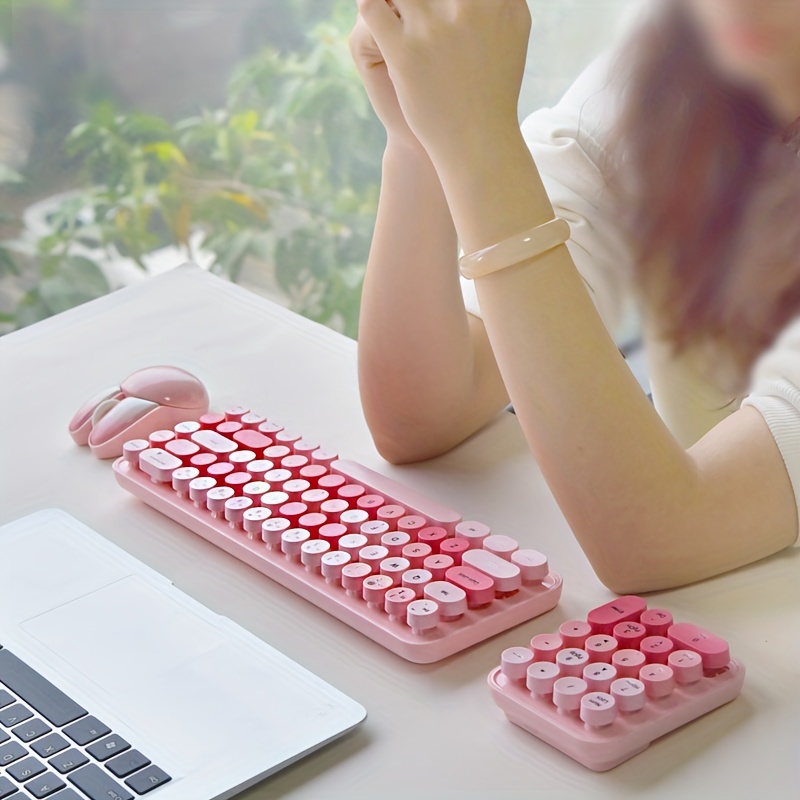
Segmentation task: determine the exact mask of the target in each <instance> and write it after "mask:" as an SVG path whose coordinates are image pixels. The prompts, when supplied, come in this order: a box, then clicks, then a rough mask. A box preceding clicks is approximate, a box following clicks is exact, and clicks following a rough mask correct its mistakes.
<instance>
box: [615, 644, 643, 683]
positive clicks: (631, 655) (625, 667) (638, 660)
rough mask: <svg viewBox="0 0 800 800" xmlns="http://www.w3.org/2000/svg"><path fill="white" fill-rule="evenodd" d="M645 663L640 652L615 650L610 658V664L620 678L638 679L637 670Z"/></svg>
mask: <svg viewBox="0 0 800 800" xmlns="http://www.w3.org/2000/svg"><path fill="white" fill-rule="evenodd" d="M646 663H647V659H646V658H645V655H644V653H642V652H641V651H640V650H617V652H616V653H614V655H613V656H611V664H612V665H613V666H615V667H616V668H617V673H618V674H619V676H620V678H638V677H639V670H640V669H641V668H642V667H643V666H644V665H645V664H646Z"/></svg>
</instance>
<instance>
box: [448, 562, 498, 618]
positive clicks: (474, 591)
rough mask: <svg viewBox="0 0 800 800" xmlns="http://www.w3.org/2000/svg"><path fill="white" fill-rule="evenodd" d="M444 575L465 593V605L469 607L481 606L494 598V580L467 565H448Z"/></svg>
mask: <svg viewBox="0 0 800 800" xmlns="http://www.w3.org/2000/svg"><path fill="white" fill-rule="evenodd" d="M444 577H445V579H446V580H448V581H450V583H454V584H455V585H456V586H460V587H461V588H462V589H463V590H464V591H465V592H466V593H467V605H468V606H469V607H470V608H482V607H483V606H486V605H489V603H491V602H492V600H494V596H495V587H494V581H493V580H492V579H491V578H490V577H489V576H488V575H484V574H483V573H482V572H478V570H476V569H473V568H472V567H470V566H469V565H462V566H460V567H450V569H449V570H447V572H445V574H444Z"/></svg>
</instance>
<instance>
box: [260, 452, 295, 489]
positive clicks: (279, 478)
mask: <svg viewBox="0 0 800 800" xmlns="http://www.w3.org/2000/svg"><path fill="white" fill-rule="evenodd" d="M270 460H271V459H267V461H270ZM264 480H265V481H267V483H270V484H272V486H273V487H280V489H281V491H283V484H284V483H286V481H290V480H292V473H291V472H289V470H288V469H280V468H279V469H271V470H270V471H269V472H265V473H264Z"/></svg>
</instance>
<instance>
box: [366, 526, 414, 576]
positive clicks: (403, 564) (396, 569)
mask: <svg viewBox="0 0 800 800" xmlns="http://www.w3.org/2000/svg"><path fill="white" fill-rule="evenodd" d="M363 538H364V539H365V540H366V537H363ZM410 566H411V565H410V564H409V563H408V559H407V558H403V557H402V556H391V555H390V556H389V557H388V558H384V559H383V561H381V562H380V564H379V565H378V569H379V570H380V573H381V575H386V576H387V577H388V578H390V579H391V581H392V586H401V585H402V578H403V573H404V572H406V571H407V570H408V568H409V567H410Z"/></svg>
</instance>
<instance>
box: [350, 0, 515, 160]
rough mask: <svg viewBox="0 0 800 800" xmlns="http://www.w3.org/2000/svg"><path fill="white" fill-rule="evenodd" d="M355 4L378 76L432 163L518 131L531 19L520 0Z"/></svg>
mask: <svg viewBox="0 0 800 800" xmlns="http://www.w3.org/2000/svg"><path fill="white" fill-rule="evenodd" d="M358 4H359V10H360V17H361V19H363V21H364V23H365V24H366V27H367V28H368V29H369V32H370V33H371V34H372V36H373V38H374V41H375V43H376V45H375V47H376V50H377V52H378V53H379V54H380V59H381V70H382V72H381V75H383V76H385V80H386V81H390V82H391V83H392V85H393V88H394V89H395V91H396V97H397V99H398V101H399V108H400V109H402V115H403V117H404V119H405V120H406V121H407V124H408V125H409V126H410V128H411V130H412V131H413V132H414V134H415V135H416V136H417V138H418V139H419V140H420V141H421V142H422V144H423V145H424V146H425V148H426V150H427V151H428V153H429V155H430V156H431V158H433V160H434V162H436V161H437V159H438V157H440V156H449V157H455V158H456V159H458V158H469V157H471V156H472V155H474V154H475V153H476V152H478V151H480V150H484V152H486V148H491V145H492V142H493V141H494V140H495V139H496V138H497V137H498V136H501V137H502V136H503V135H504V134H506V133H507V132H508V131H509V130H516V131H518V129H519V125H518V118H517V104H518V100H519V90H520V86H521V83H522V76H523V72H524V68H525V57H526V53H527V46H528V35H529V32H530V22H531V20H530V12H529V10H528V6H527V4H526V2H525V0H394V2H393V6H394V9H396V11H395V10H393V8H392V7H391V6H390V5H389V4H388V3H387V2H386V0H358ZM387 67H388V72H387V71H386V69H387ZM389 76H391V77H389ZM376 110H377V109H376ZM379 113H380V112H379ZM392 121H394V120H392Z"/></svg>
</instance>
